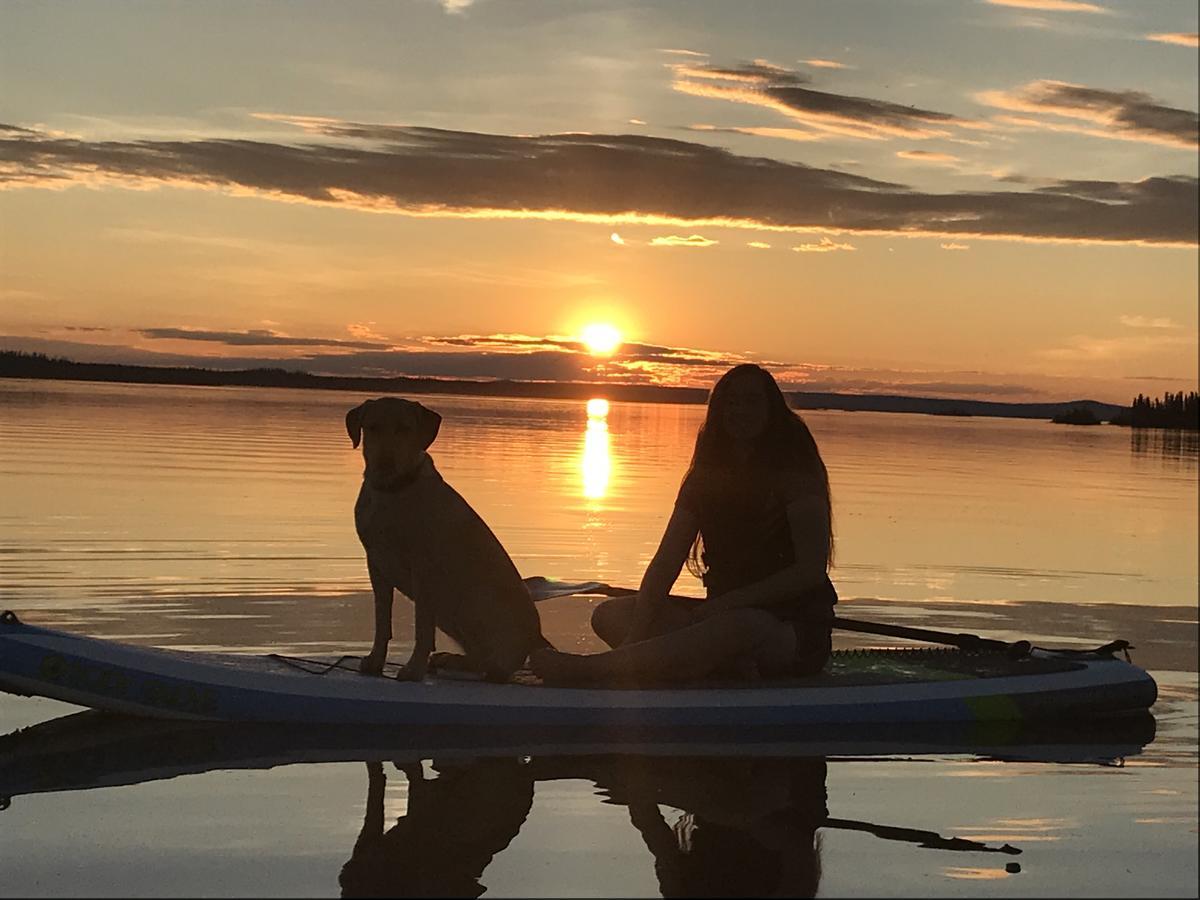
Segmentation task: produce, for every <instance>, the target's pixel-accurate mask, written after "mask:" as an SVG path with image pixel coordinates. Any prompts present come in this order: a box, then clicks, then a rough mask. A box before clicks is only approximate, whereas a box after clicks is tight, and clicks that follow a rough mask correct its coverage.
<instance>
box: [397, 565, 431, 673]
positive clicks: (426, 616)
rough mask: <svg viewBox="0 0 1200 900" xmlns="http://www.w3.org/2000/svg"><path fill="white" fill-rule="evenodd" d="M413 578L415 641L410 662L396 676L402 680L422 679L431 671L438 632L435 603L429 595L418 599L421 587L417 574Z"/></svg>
mask: <svg viewBox="0 0 1200 900" xmlns="http://www.w3.org/2000/svg"><path fill="white" fill-rule="evenodd" d="M412 580H413V583H412V585H411V587H412V592H411V593H410V594H409V596H410V597H411V598H412V601H413V606H415V607H416V610H415V613H416V627H415V629H414V630H415V635H414V638H415V643H414V644H413V650H412V654H411V655H410V656H409V657H408V662H406V663H405V664H404V665H402V666H401V667H400V671H399V672H397V673H396V677H397V678H399V679H400V680H401V681H420V680H421V679H422V678H424V677H425V673H426V672H427V671H429V657H430V655H431V654H432V653H433V651H434V644H435V640H436V638H435V635H436V632H437V615H436V614H435V613H434V608H433V603H432V602H430V599H429V598H427V597H426V598H423V599H417V598H418V597H419V596H420V589H419V588H418V587H417V584H416V575H415V574H414V575H413V579H412Z"/></svg>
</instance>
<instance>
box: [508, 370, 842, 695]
mask: <svg viewBox="0 0 1200 900" xmlns="http://www.w3.org/2000/svg"><path fill="white" fill-rule="evenodd" d="M831 521H832V517H831V511H830V498H829V478H828V475H827V474H826V471H825V464H824V462H822V460H821V454H820V452H819V451H818V449H817V444H816V442H815V441H814V440H813V437H812V433H811V432H810V431H809V430H808V426H807V425H805V423H804V420H803V419H801V418H800V417H799V416H798V415H796V414H795V413H794V412H792V410H791V409H790V408H789V407H788V405H787V401H786V400H785V399H784V396H783V393H782V392H781V391H780V389H779V385H778V384H776V382H775V379H774V378H773V377H772V376H771V374H770V373H769V372H767V371H766V370H765V369H763V368H761V367H759V366H755V365H749V364H747V365H740V366H736V367H734V368H733V369H731V370H730V371H728V372H727V373H725V375H723V376H722V377H721V379H720V380H719V381H718V382H717V384H716V385H715V386H714V387H713V390H712V393H711V395H710V397H709V401H708V411H707V414H706V416H705V420H704V424H703V426H702V427H701V429H700V432H699V434H698V435H697V437H696V448H695V452H694V453H693V456H692V463H691V467H690V468H689V469H688V472H687V475H686V476H685V477H684V479H683V484H682V486H681V488H680V490H679V495H678V497H677V499H676V501H675V508H674V510H673V511H672V513H671V518H670V520H669V521H668V523H667V527H666V531H665V533H664V534H663V537H662V540H661V542H660V543H659V547H658V551H657V552H656V553H655V554H654V559H653V560H652V561H651V562H650V565H649V567H648V568H647V569H646V573H645V575H644V577H643V578H642V583H641V587H640V588H639V590H638V592H637V594H636V595H633V596H628V597H617V598H614V599H611V600H608V601H606V602H605V603H603V604H601V605H600V606H599V607H598V608H597V609H596V612H595V614H594V615H593V617H592V627H593V628H594V629H595V631H596V634H598V635H599V636H600V637H601V638H602V639H603V640H604V641H605V642H606V643H607V644H608V645H609V646H610V647H613V648H615V649H613V650H610V651H608V652H605V653H597V654H593V655H590V656H580V655H575V654H570V653H562V652H559V651H556V650H552V649H543V650H537V651H535V652H534V654H533V655H532V656H531V657H530V665H531V666H532V668H533V669H534V671H535V672H537V673H538V674H539V675H541V676H542V677H543V678H544V679H546V680H548V681H559V682H563V681H566V682H570V681H587V680H606V679H620V680H636V679H638V678H639V677H641V678H644V679H645V678H648V679H651V680H653V679H667V680H683V679H689V678H699V677H703V676H706V675H710V674H713V673H715V672H721V671H730V670H733V671H739V672H745V671H753V670H755V669H756V670H757V672H758V673H759V674H762V675H772V676H779V675H811V674H814V673H816V672H819V671H820V670H821V668H822V666H824V664H825V662H826V661H827V660H828V658H829V652H830V623H831V621H832V618H833V604H834V603H836V602H837V594H836V592H835V591H834V588H833V584H832V583H831V582H830V580H829V576H828V569H829V563H830V559H831V557H832V553H833V528H832V524H831ZM685 561H686V562H687V563H688V568H689V569H690V570H691V571H692V572H693V573H694V574H697V575H700V576H701V577H702V578H703V579H704V585H705V588H706V589H707V594H708V597H707V599H706V600H705V601H703V602H696V601H692V600H686V599H682V598H673V597H670V596H669V591H670V589H671V586H672V585H673V584H674V583H675V579H676V578H677V577H678V576H679V571H680V569H681V568H682V567H683V565H684V562H685Z"/></svg>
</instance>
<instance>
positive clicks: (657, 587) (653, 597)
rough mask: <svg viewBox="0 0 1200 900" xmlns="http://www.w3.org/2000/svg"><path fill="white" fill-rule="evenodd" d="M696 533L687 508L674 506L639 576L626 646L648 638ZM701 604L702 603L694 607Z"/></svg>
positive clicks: (696, 523) (696, 522)
mask: <svg viewBox="0 0 1200 900" xmlns="http://www.w3.org/2000/svg"><path fill="white" fill-rule="evenodd" d="M699 531H700V522H699V519H698V518H697V517H696V514H695V513H694V512H693V511H692V510H691V509H690V508H689V507H687V506H684V505H682V504H679V503H676V504H675V508H674V509H673V510H672V511H671V518H670V519H669V520H668V521H667V527H666V530H665V531H664V532H663V536H662V539H661V540H659V542H658V549H657V550H656V551H655V552H654V558H653V559H651V560H650V565H648V566H647V567H646V574H645V575H643V576H642V583H641V585H640V586H639V587H638V592H637V599H636V600H634V605H633V621H632V622H631V623H630V628H629V635H628V636H627V637H626V638H625V643H627V644H628V643H632V642H633V641H640V640H643V639H645V638H646V637H648V636H649V634H650V625H651V623H652V622H653V620H654V612H655V609H656V608H657V605H658V604H659V603H661V602H662V601H663V599H664V598H665V597H666V596H667V595H668V594H670V592H671V586H672V585H673V584H675V579H677V578H678V577H679V572H680V570H681V569H682V568H683V564H684V562H686V561H687V557H688V553H689V552H691V549H692V542H693V541H695V539H696V535H697V533H698V532H699ZM700 605H702V604H697V606H700Z"/></svg>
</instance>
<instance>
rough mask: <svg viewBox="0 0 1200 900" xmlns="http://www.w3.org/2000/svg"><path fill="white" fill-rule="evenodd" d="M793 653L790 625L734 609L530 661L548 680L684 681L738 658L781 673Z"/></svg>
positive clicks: (762, 613)
mask: <svg viewBox="0 0 1200 900" xmlns="http://www.w3.org/2000/svg"><path fill="white" fill-rule="evenodd" d="M597 612H598V610H597ZM614 617H615V613H614ZM602 627H604V626H602ZM597 633H599V632H597ZM795 655H796V634H795V631H794V630H793V629H792V626H791V625H789V624H787V623H784V622H780V621H779V620H778V619H777V618H775V617H774V616H773V615H771V614H770V613H768V612H765V611H763V610H761V609H735V610H730V611H729V612H723V613H719V614H717V615H714V616H709V617H708V618H705V619H701V620H699V621H697V622H694V623H693V624H691V625H688V626H686V627H684V628H680V629H677V630H675V631H670V632H667V633H666V634H662V635H659V636H658V637H653V638H650V639H648V640H645V641H637V642H635V643H632V644H625V645H622V646H619V647H617V648H616V649H614V650H609V651H606V652H604V653H595V654H592V655H586V656H585V655H575V654H571V653H561V652H559V651H557V650H538V651H535V652H534V654H533V655H531V656H530V659H529V662H530V665H531V666H532V668H533V670H534V671H535V672H536V673H537V674H538V675H540V676H541V677H542V678H544V679H546V680H548V681H632V680H637V679H639V678H643V679H661V680H669V681H685V680H689V679H696V678H703V677H704V676H705V675H709V674H711V673H713V672H714V671H716V670H718V669H721V668H722V667H725V666H727V665H728V664H730V663H732V662H735V661H737V660H750V661H753V662H755V663H757V664H758V667H759V669H760V670H761V671H763V672H768V673H775V672H779V673H782V672H786V671H789V670H790V667H791V665H792V663H793V660H794V659H795Z"/></svg>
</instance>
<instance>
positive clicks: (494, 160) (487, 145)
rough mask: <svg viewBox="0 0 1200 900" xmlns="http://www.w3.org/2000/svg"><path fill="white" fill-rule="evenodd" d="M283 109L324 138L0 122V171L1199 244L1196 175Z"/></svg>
mask: <svg viewBox="0 0 1200 900" xmlns="http://www.w3.org/2000/svg"><path fill="white" fill-rule="evenodd" d="M296 121H297V124H300V125H303V127H305V128H307V129H308V130H309V131H310V132H313V131H315V132H318V133H319V134H320V135H321V136H322V137H323V138H324V140H319V139H318V140H314V141H312V142H306V143H298V144H277V143H266V142H257V141H248V140H193V141H133V142H115V141H85V140H78V139H65V138H60V137H50V136H46V135H43V134H40V133H36V132H31V131H30V130H28V129H17V128H14V127H13V126H8V127H7V130H6V131H4V132H3V133H0V186H3V187H8V188H15V187H62V186H66V185H70V184H76V183H78V184H117V185H121V184H129V185H137V186H145V185H146V184H147V183H150V184H162V185H187V186H193V187H205V188H214V189H226V190H242V191H246V190H248V191H252V192H255V193H258V194H260V195H264V196H268V197H278V198H281V199H288V200H307V201H311V202H317V203H329V204H339V205H345V206H348V207H356V206H357V207H362V208H368V209H372V210H387V211H393V212H398V213H405V214H411V215H453V216H465V217H479V218H542V219H547V218H548V219H564V220H578V221H605V222H609V221H611V222H647V223H672V224H689V225H700V224H706V225H728V226H735V227H747V228H766V229H779V230H798V231H812V230H819V231H829V232H837V231H846V232H868V233H870V232H875V233H890V234H905V235H930V236H940V237H947V236H949V237H992V238H1007V239H1017V240H1033V241H1046V240H1049V241H1060V240H1061V241H1104V242H1136V243H1147V244H1171V245H1194V244H1196V243H1197V208H1198V207H1197V180H1196V179H1195V178H1194V177H1185V176H1167V177H1159V178H1148V179H1146V180H1144V181H1139V182H1103V183H1086V184H1083V183H1078V182H1062V183H1061V184H1059V185H1058V186H1057V187H1055V188H1054V189H1051V190H1047V189H1039V190H1032V191H1003V192H970V193H967V192H964V193H952V194H932V193H925V192H921V191H917V190H913V189H911V188H909V187H906V186H904V185H900V184H894V183H889V182H884V181H877V180H874V179H870V178H865V177H861V176H858V175H851V174H848V173H846V172H839V171H834V170H832V169H821V168H815V167H811V166H806V165H802V164H799V163H790V162H783V161H779V160H774V159H767V158H763V157H749V156H739V155H736V154H734V153H731V152H729V151H726V150H723V149H720V148H717V147H711V146H707V145H704V144H698V143H690V142H686V141H679V140H670V139H664V138H656V137H646V136H640V135H602V134H553V135H542V136H528V137H526V136H513V135H492V134H476V133H471V132H461V131H446V130H441V129H433V128H419V127H410V126H377V125H369V124H361V123H351V122H338V121H331V120H317V119H305V120H296ZM3 135H7V136H3ZM1102 195H1103V196H1102Z"/></svg>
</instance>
